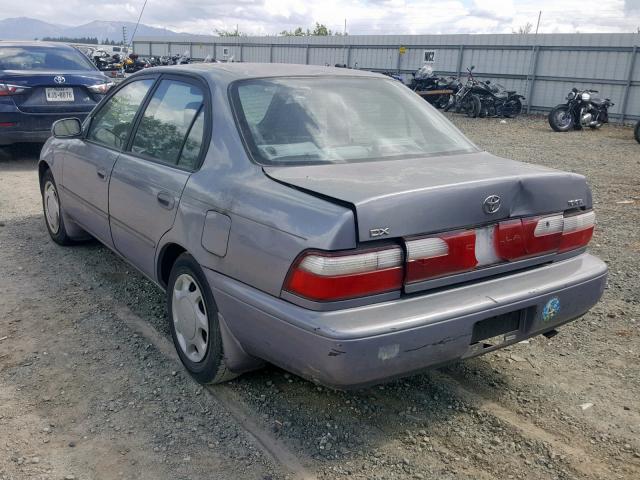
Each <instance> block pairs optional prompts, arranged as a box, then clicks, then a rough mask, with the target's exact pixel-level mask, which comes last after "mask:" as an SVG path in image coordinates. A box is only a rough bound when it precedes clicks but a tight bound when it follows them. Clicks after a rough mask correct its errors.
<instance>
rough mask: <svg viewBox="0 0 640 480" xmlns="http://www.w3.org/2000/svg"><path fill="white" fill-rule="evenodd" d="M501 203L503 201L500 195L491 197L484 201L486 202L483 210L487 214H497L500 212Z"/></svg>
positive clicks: (483, 203) (483, 204)
mask: <svg viewBox="0 0 640 480" xmlns="http://www.w3.org/2000/svg"><path fill="white" fill-rule="evenodd" d="M501 203H502V201H501V200H500V197H499V196H498V195H489V196H488V197H487V198H485V199H484V202H482V209H483V210H484V211H485V213H496V212H497V211H498V210H500V205H501Z"/></svg>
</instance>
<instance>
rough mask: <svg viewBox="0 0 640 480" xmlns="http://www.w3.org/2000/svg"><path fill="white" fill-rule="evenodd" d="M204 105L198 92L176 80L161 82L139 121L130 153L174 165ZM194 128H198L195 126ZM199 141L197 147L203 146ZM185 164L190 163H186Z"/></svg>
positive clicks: (190, 144) (195, 88)
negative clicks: (199, 144)
mask: <svg viewBox="0 0 640 480" xmlns="http://www.w3.org/2000/svg"><path fill="white" fill-rule="evenodd" d="M203 105H204V94H203V92H202V89H201V88H199V87H197V86H195V85H192V84H190V83H186V82H180V81H177V80H162V82H160V85H159V86H158V88H157V90H156V91H155V92H154V94H153V97H152V98H151V101H150V102H149V105H148V106H147V108H146V110H145V112H144V115H143V116H142V119H141V120H140V124H139V125H138V128H137V130H136V133H135V136H134V138H133V143H132V145H131V151H132V152H133V153H136V154H139V155H143V156H146V157H151V158H153V159H155V160H158V161H161V162H163V163H168V164H171V165H177V164H178V159H179V157H180V153H181V152H182V147H183V144H184V143H185V139H187V135H189V132H190V130H192V125H193V124H194V120H196V116H197V115H198V113H199V112H200V111H201V110H202V108H203ZM195 127H196V129H197V128H200V127H198V126H197V125H196V126H195ZM201 138H202V137H200V139H199V143H201V142H202V140H201ZM193 143H194V140H193V139H191V142H190V143H189V146H188V151H189V152H191V151H192V150H193V149H194V147H193ZM198 153H199V150H198ZM185 155H187V156H188V155H189V153H186V154H185ZM184 161H185V162H189V160H188V159H185V160H184Z"/></svg>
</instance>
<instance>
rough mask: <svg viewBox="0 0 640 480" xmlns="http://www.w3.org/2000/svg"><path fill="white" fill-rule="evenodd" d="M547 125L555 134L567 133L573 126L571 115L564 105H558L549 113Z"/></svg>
mask: <svg viewBox="0 0 640 480" xmlns="http://www.w3.org/2000/svg"><path fill="white" fill-rule="evenodd" d="M548 118H549V125H550V126H551V128H552V129H553V131H555V132H568V131H569V130H571V129H572V128H573V126H574V121H573V115H571V112H570V111H569V107H567V106H566V105H558V106H557V107H556V108H554V109H553V110H551V111H550V112H549V117H548Z"/></svg>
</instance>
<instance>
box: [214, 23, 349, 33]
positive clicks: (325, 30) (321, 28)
mask: <svg viewBox="0 0 640 480" xmlns="http://www.w3.org/2000/svg"><path fill="white" fill-rule="evenodd" d="M216 35H218V36H219V37H247V36H248V34H247V33H245V32H241V31H240V30H239V29H238V27H236V28H235V30H218V29H216ZM278 35H281V36H283V37H328V36H331V35H348V34H347V33H343V32H334V31H331V29H330V28H327V26H326V25H324V24H322V23H318V22H316V25H315V27H313V30H309V29H308V28H307V29H306V30H303V29H302V27H298V28H296V29H294V30H283V31H281V32H280V33H279V34H278Z"/></svg>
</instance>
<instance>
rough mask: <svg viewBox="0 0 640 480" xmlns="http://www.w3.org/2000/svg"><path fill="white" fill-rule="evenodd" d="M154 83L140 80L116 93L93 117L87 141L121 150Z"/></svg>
mask: <svg viewBox="0 0 640 480" xmlns="http://www.w3.org/2000/svg"><path fill="white" fill-rule="evenodd" d="M153 82H154V80H153V79H145V80H138V81H135V82H132V83H130V84H128V85H127V86H125V87H122V89H120V90H119V91H118V92H116V93H115V94H114V95H113V96H112V97H111V98H110V99H109V100H107V103H106V104H105V105H104V106H103V107H102V108H101V109H100V110H98V113H96V114H95V116H94V117H93V120H92V121H91V126H90V127H89V133H88V134H87V139H89V140H93V141H94V142H97V143H100V144H102V145H104V146H106V147H112V148H117V149H121V148H122V147H123V146H124V143H125V142H126V140H127V137H128V136H129V132H130V131H131V124H132V122H133V119H134V117H135V116H136V112H137V111H138V108H140V104H141V103H142V101H143V100H144V97H145V96H146V94H147V92H148V91H149V89H150V88H151V86H152V85H153Z"/></svg>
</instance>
